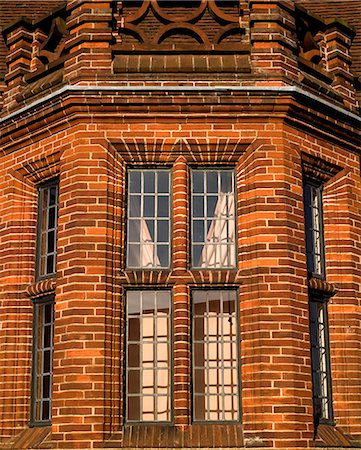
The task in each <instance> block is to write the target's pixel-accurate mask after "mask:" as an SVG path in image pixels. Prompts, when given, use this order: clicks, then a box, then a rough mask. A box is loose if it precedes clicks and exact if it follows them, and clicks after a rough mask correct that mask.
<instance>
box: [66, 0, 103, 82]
mask: <svg viewBox="0 0 361 450" xmlns="http://www.w3.org/2000/svg"><path fill="white" fill-rule="evenodd" d="M67 10H68V11H69V13H70V15H69V17H68V19H67V28H68V30H69V33H70V36H69V37H68V43H67V48H68V50H69V56H68V58H67V61H66V62H65V66H64V79H65V80H66V81H67V82H70V83H71V82H76V81H77V80H79V79H81V80H82V81H94V80H99V79H102V77H104V76H105V75H109V74H110V73H111V63H112V59H111V50H110V42H111V40H112V28H111V22H112V9H111V1H110V0H70V1H68V2H67Z"/></svg>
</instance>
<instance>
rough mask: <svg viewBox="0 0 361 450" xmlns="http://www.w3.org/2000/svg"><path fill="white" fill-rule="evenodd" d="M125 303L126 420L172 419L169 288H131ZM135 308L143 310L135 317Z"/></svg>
mask: <svg viewBox="0 0 361 450" xmlns="http://www.w3.org/2000/svg"><path fill="white" fill-rule="evenodd" d="M126 304H127V350H126V355H127V356H126V371H127V376H126V392H127V402H126V405H127V406H126V407H127V421H128V422H148V421H149V422H169V421H170V420H171V405H170V398H171V378H170V373H171V342H170V335H171V333H170V330H171V324H170V320H171V301H170V292H169V291H148V290H147V291H129V292H127V300H126ZM136 304H137V305H138V306H136ZM134 311H135V312H138V311H140V315H139V317H138V318H137V319H136V320H135V319H134V318H133V317H132V316H131V314H133V313H134Z"/></svg>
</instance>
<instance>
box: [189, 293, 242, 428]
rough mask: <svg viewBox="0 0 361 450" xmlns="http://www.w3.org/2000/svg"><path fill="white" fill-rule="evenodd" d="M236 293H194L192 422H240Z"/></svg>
mask: <svg viewBox="0 0 361 450" xmlns="http://www.w3.org/2000/svg"><path fill="white" fill-rule="evenodd" d="M236 299H237V291H236V290H215V289H214V290H195V291H193V298H192V301H193V340H192V353H193V420H194V421H195V422H202V421H214V422H218V421H237V420H239V404H240V399H239V372H238V370H239V356H238V351H239V336H238V328H239V327H238V314H237V310H238V306H237V300H236Z"/></svg>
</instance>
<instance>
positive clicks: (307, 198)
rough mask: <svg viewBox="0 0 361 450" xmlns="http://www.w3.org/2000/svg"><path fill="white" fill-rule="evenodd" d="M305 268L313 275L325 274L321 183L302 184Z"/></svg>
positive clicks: (322, 275)
mask: <svg viewBox="0 0 361 450" xmlns="http://www.w3.org/2000/svg"><path fill="white" fill-rule="evenodd" d="M304 206H305V226H306V251H307V268H308V272H309V273H310V274H311V275H313V276H318V277H324V276H325V261H324V240H323V220H322V214H323V213H322V184H314V183H311V182H308V181H306V182H305V184H304Z"/></svg>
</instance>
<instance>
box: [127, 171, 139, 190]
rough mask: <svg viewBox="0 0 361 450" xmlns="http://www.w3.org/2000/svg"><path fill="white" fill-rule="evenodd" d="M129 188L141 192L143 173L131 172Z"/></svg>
mask: <svg viewBox="0 0 361 450" xmlns="http://www.w3.org/2000/svg"><path fill="white" fill-rule="evenodd" d="M129 190H130V192H136V193H139V192H141V174H140V172H133V171H132V172H129Z"/></svg>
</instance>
